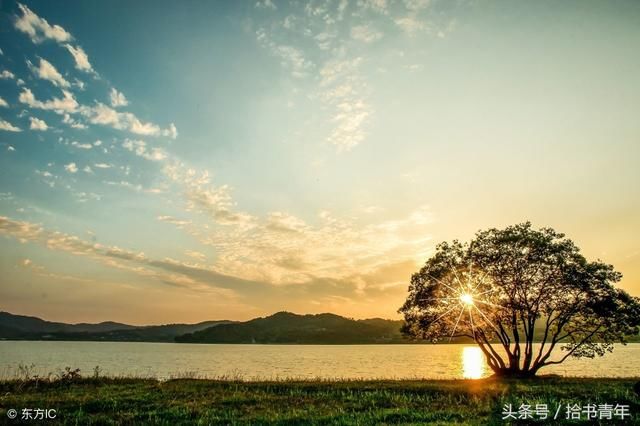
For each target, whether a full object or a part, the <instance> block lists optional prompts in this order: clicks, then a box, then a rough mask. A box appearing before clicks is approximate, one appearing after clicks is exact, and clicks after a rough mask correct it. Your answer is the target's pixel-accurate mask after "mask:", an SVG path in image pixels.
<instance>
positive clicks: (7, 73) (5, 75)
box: [0, 70, 16, 80]
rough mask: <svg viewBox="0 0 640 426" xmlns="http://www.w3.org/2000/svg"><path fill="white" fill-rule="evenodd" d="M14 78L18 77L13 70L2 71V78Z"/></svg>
mask: <svg viewBox="0 0 640 426" xmlns="http://www.w3.org/2000/svg"><path fill="white" fill-rule="evenodd" d="M14 78H16V76H15V75H14V74H13V73H12V72H11V71H8V70H2V72H1V73H0V79H2V80H13V79H14Z"/></svg>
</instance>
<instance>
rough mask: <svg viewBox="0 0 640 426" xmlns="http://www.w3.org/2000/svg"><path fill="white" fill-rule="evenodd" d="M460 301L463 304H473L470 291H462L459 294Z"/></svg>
mask: <svg viewBox="0 0 640 426" xmlns="http://www.w3.org/2000/svg"><path fill="white" fill-rule="evenodd" d="M460 302H461V303H462V304H463V305H466V306H469V307H471V306H472V305H473V295H472V294H471V293H462V294H461V295H460Z"/></svg>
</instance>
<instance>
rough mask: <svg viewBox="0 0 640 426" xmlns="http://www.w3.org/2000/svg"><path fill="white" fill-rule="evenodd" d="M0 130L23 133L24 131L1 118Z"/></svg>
mask: <svg viewBox="0 0 640 426" xmlns="http://www.w3.org/2000/svg"><path fill="white" fill-rule="evenodd" d="M0 130H6V131H7V132H21V131H22V130H20V128H18V127H16V126H14V125H13V124H11V123H9V122H8V121H5V120H3V119H1V118H0Z"/></svg>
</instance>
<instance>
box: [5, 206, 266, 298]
mask: <svg viewBox="0 0 640 426" xmlns="http://www.w3.org/2000/svg"><path fill="white" fill-rule="evenodd" d="M88 195H92V194H88ZM93 195H95V194H93ZM0 235H6V236H9V237H12V238H15V239H17V240H18V241H20V242H23V243H27V242H34V243H38V244H41V245H43V246H45V247H47V248H48V249H50V250H57V251H63V252H67V253H70V254H73V255H76V256H84V257H87V258H91V259H93V260H96V261H99V262H102V263H103V264H105V265H107V266H110V267H113V268H117V269H121V270H124V271H128V272H132V273H136V274H138V275H140V276H143V277H147V278H151V279H155V280H158V281H160V282H162V283H164V284H168V285H172V286H176V287H183V288H189V289H192V290H197V291H206V292H214V293H216V294H218V295H220V296H224V297H234V295H235V293H234V292H233V291H231V290H230V289H238V288H241V289H242V288H244V289H247V290H250V289H252V288H255V287H256V286H262V287H263V286H264V284H261V283H255V282H251V281H247V280H243V279H240V278H236V277H232V276H227V275H224V274H221V273H219V272H217V271H216V270H214V269H210V268H203V267H197V266H195V265H191V264H188V263H182V262H178V261H176V260H173V259H162V260H157V259H152V258H149V257H147V256H146V255H145V254H144V253H142V252H133V251H130V250H125V249H122V248H119V247H116V246H105V245H102V244H99V243H92V242H88V241H85V240H82V239H80V238H78V237H77V236H74V235H69V234H65V233H62V232H56V231H49V230H47V229H44V228H43V227H42V226H41V225H38V224H34V223H30V222H24V221H16V220H13V219H10V218H8V217H5V216H0Z"/></svg>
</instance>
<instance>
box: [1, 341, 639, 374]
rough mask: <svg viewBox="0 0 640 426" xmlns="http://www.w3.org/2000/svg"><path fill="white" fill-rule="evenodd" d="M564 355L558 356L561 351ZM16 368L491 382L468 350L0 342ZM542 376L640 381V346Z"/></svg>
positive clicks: (4, 357) (4, 367)
mask: <svg viewBox="0 0 640 426" xmlns="http://www.w3.org/2000/svg"><path fill="white" fill-rule="evenodd" d="M558 353H559V352H558ZM19 364H26V365H31V364H33V365H35V367H34V372H35V373H38V374H40V375H44V376H46V375H47V374H48V373H50V372H54V373H55V372H58V371H60V370H61V369H63V368H64V367H66V366H69V367H72V368H80V369H81V373H82V374H84V375H91V374H92V371H93V368H94V367H95V366H96V365H98V366H100V368H101V370H102V372H103V373H104V374H105V375H110V376H122V375H134V376H143V377H156V378H159V379H168V378H170V377H175V376H189V377H209V378H213V377H220V376H226V377H228V378H242V379H246V380H248V379H274V378H352V379H372V378H384V379H399V378H428V379H460V378H481V377H485V376H487V375H490V374H491V372H490V370H489V369H488V367H487V366H486V363H485V361H484V357H483V355H482V353H481V352H480V349H479V348H477V347H475V346H468V345H453V344H452V345H344V346H342V345H340V346H338V345H199V344H176V343H138V342H29V341H0V376H1V377H2V378H8V377H14V376H15V374H16V373H17V367H18V365H19ZM542 373H543V374H551V373H554V374H560V375H563V376H586V377H633V376H638V375H640V344H637V343H636V344H629V345H627V346H623V345H617V346H616V348H615V350H614V351H613V353H609V354H607V355H605V356H604V357H603V358H596V359H593V360H589V359H583V360H575V359H569V360H567V361H566V362H565V363H564V364H561V365H557V366H549V367H546V368H544V369H542Z"/></svg>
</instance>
